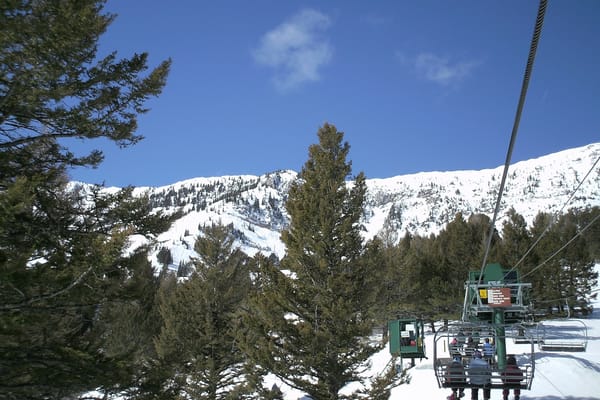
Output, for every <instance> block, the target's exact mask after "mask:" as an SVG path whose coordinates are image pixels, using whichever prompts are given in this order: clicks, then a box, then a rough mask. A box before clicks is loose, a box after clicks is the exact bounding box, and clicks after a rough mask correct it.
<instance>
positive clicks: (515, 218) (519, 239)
mask: <svg viewBox="0 0 600 400" xmlns="http://www.w3.org/2000/svg"><path fill="white" fill-rule="evenodd" d="M507 216H508V219H506V220H505V221H504V223H503V224H502V242H501V244H500V246H499V247H500V258H499V262H500V264H502V266H504V267H506V268H513V267H514V266H515V265H516V264H517V262H519V260H521V258H522V257H523V256H525V254H526V253H527V251H528V250H529V248H530V246H531V244H532V242H533V241H532V240H531V237H530V235H529V230H528V229H527V223H526V222H525V218H523V216H521V215H520V214H518V213H517V212H516V211H515V210H514V209H513V208H511V209H510V210H509V211H508V215H507ZM524 261H525V262H527V260H524Z"/></svg>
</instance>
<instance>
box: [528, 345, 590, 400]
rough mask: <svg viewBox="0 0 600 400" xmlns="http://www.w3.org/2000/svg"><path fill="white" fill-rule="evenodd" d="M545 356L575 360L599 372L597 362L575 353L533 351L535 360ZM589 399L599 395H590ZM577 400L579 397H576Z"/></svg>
mask: <svg viewBox="0 0 600 400" xmlns="http://www.w3.org/2000/svg"><path fill="white" fill-rule="evenodd" d="M545 358H547V359H552V358H554V359H563V360H565V359H571V360H575V361H577V362H578V363H580V364H581V365H583V366H584V367H585V368H587V369H591V370H594V371H595V372H599V373H600V365H599V364H598V363H594V362H591V361H590V360H586V359H585V358H580V357H577V356H575V355H573V354H571V353H568V352H562V353H553V352H544V353H535V361H536V362H538V361H540V360H543V359H545ZM574 399H575V398H574ZM582 399H583V398H582ZM590 399H597V400H600V397H590ZM578 400H579V398H578Z"/></svg>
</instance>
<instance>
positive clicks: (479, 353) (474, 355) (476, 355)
mask: <svg viewBox="0 0 600 400" xmlns="http://www.w3.org/2000/svg"><path fill="white" fill-rule="evenodd" d="M473 357H475V358H481V352H480V351H479V350H475V351H474V352H473Z"/></svg>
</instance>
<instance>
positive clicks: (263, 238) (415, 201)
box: [107, 143, 600, 268]
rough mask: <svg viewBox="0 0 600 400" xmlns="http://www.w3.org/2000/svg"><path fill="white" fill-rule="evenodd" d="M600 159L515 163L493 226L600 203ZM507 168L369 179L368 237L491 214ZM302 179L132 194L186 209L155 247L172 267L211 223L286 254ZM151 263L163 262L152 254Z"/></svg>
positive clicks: (249, 248) (247, 247) (253, 179)
mask: <svg viewBox="0 0 600 400" xmlns="http://www.w3.org/2000/svg"><path fill="white" fill-rule="evenodd" d="M599 159H600V143H592V144H589V145H586V146H581V147H576V148H572V149H567V150H563V151H560V152H556V153H552V154H548V155H544V156H541V157H538V158H535V159H531V160H525V161H520V162H517V163H515V164H513V165H511V166H510V168H509V171H508V175H507V181H506V185H505V190H504V194H503V197H502V203H501V208H500V211H499V215H498V220H497V222H496V227H497V228H498V229H499V230H500V229H501V228H502V222H503V220H504V216H505V214H506V212H507V211H508V209H509V208H511V207H512V208H514V209H515V210H516V211H517V212H518V213H519V214H521V215H523V217H524V218H525V220H526V221H527V223H528V224H531V222H532V220H533V218H534V217H535V215H537V214H538V213H539V212H549V213H556V212H559V211H561V210H562V211H567V210H568V209H571V208H578V209H579V208H586V207H593V206H600V167H598V165H597V163H598V160H599ZM592 166H594V167H593V168H592ZM503 169H504V166H499V167H496V168H488V169H482V170H477V171H476V170H460V171H429V172H419V173H415V174H408V175H397V176H394V177H390V178H372V179H366V183H367V189H368V192H367V198H366V202H365V215H364V218H363V224H364V226H365V231H364V238H365V239H370V238H372V237H374V236H375V235H384V236H385V237H386V240H389V241H392V242H396V241H397V240H398V239H399V238H400V237H401V236H402V235H404V233H405V232H410V233H412V234H419V235H429V234H432V233H438V232H439V231H440V230H441V229H443V227H444V226H445V225H446V224H447V223H448V222H449V221H451V220H452V219H454V216H455V215H456V213H458V212H461V213H462V214H463V215H464V216H465V217H468V216H469V215H473V214H479V213H483V214H486V215H488V216H490V217H491V216H492V215H493V211H494V208H495V203H496V199H497V190H498V187H499V185H500V181H501V178H502V173H503ZM297 176H298V173H297V172H295V171H293V170H280V171H273V172H269V173H266V174H263V175H260V176H256V175H227V176H221V177H208V178H205V177H198V178H191V179H186V180H184V181H180V182H176V183H173V184H171V185H165V186H160V187H139V188H136V189H135V191H134V193H135V194H137V195H141V194H142V193H146V194H148V196H149V198H150V201H151V203H152V206H153V208H154V209H155V210H159V209H162V210H165V211H167V212H169V211H173V210H175V209H177V208H181V209H182V210H183V211H184V215H183V217H182V218H180V219H179V220H177V221H176V222H175V223H174V224H173V226H172V227H171V229H169V230H168V231H167V232H165V233H163V234H161V235H160V236H159V238H158V240H159V242H158V244H157V246H156V249H155V250H156V252H158V250H159V249H160V248H161V247H167V248H169V249H170V250H171V253H172V256H173V263H174V265H175V266H176V265H178V264H180V263H185V262H187V261H188V260H189V259H190V257H193V256H194V255H195V253H194V251H193V248H194V242H195V238H196V237H197V235H198V234H199V233H200V231H201V228H202V227H203V226H206V225H208V224H213V223H222V224H227V225H231V226H232V227H233V229H234V233H235V234H236V238H237V244H238V245H239V246H240V248H241V249H242V250H243V251H244V252H246V253H248V254H249V255H254V254H255V253H256V252H259V251H260V252H263V253H265V254H267V255H269V254H271V253H274V254H275V255H277V256H278V257H282V256H283V255H284V253H285V248H284V246H283V243H282V242H281V241H280V239H279V235H280V232H281V231H282V230H283V229H285V227H286V226H287V224H288V223H289V219H288V216H287V213H286V211H285V200H286V198H287V193H288V190H289V187H290V185H291V184H292V182H294V181H295V180H296V179H297ZM584 178H585V179H584ZM348 184H349V185H351V184H352V181H349V182H348ZM576 188H578V189H577V192H576V193H575V195H573V193H574V190H575V189H576ZM107 190H110V189H109V188H107ZM572 195H573V198H572V199H571V201H570V202H569V203H568V204H567V203H566V201H567V200H568V199H569V198H570V197H571V196H572ZM154 262H156V263H157V265H158V261H157V260H156V258H155V257H154ZM173 268H176V267H173Z"/></svg>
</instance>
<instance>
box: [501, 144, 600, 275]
mask: <svg viewBox="0 0 600 400" xmlns="http://www.w3.org/2000/svg"><path fill="white" fill-rule="evenodd" d="M598 162H600V156H599V157H598V158H597V159H596V162H595V163H594V165H592V167H591V168H590V169H589V171H588V172H587V174H585V176H584V177H583V179H582V180H581V182H579V185H577V187H576V188H575V190H573V193H571V196H570V197H569V198H568V199H567V201H566V202H565V203H564V204H563V206H562V207H561V208H560V210H558V211H557V212H556V213H555V214H554V215H553V216H552V218H551V219H550V221H548V225H547V226H546V228H545V229H544V231H543V232H542V233H541V234H540V236H539V237H538V238H537V240H536V241H535V242H534V243H533V244H532V245H531V246H530V247H529V249H527V251H526V252H525V254H524V255H523V257H521V259H519V261H517V262H516V264H515V265H514V266H513V267H512V268H511V269H510V270H509V271H508V272H507V273H506V274H505V276H504V277H505V278H506V276H507V275H508V274H510V273H511V272H512V271H514V270H515V269H516V268H517V267H518V266H519V265H520V264H521V263H522V262H523V260H525V257H527V256H528V255H529V253H531V251H532V250H533V249H534V248H535V246H537V244H538V243H539V242H540V240H542V238H543V237H544V236H545V235H546V233H548V231H549V230H550V228H551V227H552V225H553V224H554V222H555V221H556V218H557V217H558V216H559V215H560V214H562V212H563V210H564V208H565V207H566V206H567V204H569V203H570V202H571V200H572V199H573V197H574V196H575V193H577V191H578V190H579V188H580V187H581V185H582V184H583V182H585V180H586V179H587V178H588V176H589V175H590V174H591V173H592V171H593V170H594V168H595V167H596V165H597V164H598Z"/></svg>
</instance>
